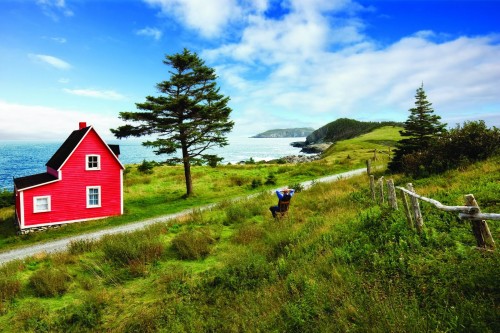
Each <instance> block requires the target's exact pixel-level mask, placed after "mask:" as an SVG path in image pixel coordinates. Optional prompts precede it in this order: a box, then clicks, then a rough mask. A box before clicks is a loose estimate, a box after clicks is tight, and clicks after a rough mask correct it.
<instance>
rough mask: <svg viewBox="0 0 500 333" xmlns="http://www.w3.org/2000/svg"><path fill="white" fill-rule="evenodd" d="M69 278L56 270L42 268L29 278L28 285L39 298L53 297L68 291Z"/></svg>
mask: <svg viewBox="0 0 500 333" xmlns="http://www.w3.org/2000/svg"><path fill="white" fill-rule="evenodd" d="M68 281H69V276H68V274H67V273H66V272H63V271H61V270H59V269H56V268H52V267H50V268H42V269H40V270H38V271H36V272H35V273H33V275H31V276H30V278H29V285H30V287H31V288H33V291H34V292H35V295H37V296H39V297H55V296H59V295H62V294H64V293H65V292H66V290H67V289H68Z"/></svg>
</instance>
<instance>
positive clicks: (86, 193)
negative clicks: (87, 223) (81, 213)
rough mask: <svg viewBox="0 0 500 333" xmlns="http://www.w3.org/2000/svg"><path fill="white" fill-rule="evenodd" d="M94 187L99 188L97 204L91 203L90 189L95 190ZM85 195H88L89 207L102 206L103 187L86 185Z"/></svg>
mask: <svg viewBox="0 0 500 333" xmlns="http://www.w3.org/2000/svg"><path fill="white" fill-rule="evenodd" d="M94 189H97V191H98V192H97V194H98V197H97V199H98V201H99V202H98V203H97V205H91V204H90V196H89V190H94ZM85 195H86V198H87V199H86V201H87V208H101V202H102V193H101V187H100V186H87V187H86V191H85Z"/></svg>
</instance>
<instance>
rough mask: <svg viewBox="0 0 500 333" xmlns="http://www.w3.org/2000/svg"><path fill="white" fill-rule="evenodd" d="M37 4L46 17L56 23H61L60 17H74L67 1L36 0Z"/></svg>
mask: <svg viewBox="0 0 500 333" xmlns="http://www.w3.org/2000/svg"><path fill="white" fill-rule="evenodd" d="M36 4H37V5H38V6H40V8H41V9H42V12H43V13H44V14H45V15H47V16H48V17H50V18H51V19H53V20H54V21H59V16H60V15H63V16H66V17H71V16H73V15H74V13H73V11H72V10H71V9H70V8H68V6H67V5H66V1H65V0H36Z"/></svg>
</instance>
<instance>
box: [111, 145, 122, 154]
mask: <svg viewBox="0 0 500 333" xmlns="http://www.w3.org/2000/svg"><path fill="white" fill-rule="evenodd" d="M108 147H109V149H111V151H112V152H113V154H115V156H119V155H120V145H108Z"/></svg>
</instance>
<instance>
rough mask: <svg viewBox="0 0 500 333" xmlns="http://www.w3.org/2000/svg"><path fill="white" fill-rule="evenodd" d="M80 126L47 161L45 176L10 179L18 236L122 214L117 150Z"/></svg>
mask: <svg viewBox="0 0 500 333" xmlns="http://www.w3.org/2000/svg"><path fill="white" fill-rule="evenodd" d="M79 125H80V126H79V129H78V130H76V131H73V133H71V135H70V136H69V137H68V138H67V139H66V141H65V142H64V143H63V144H62V146H61V147H60V148H59V149H58V150H57V151H56V153H55V154H54V156H52V157H51V158H50V160H49V161H48V162H47V164H46V166H47V172H45V173H40V174H36V175H31V176H27V177H20V178H15V179H14V192H15V195H16V217H17V221H18V224H19V228H20V229H21V232H23V231H26V230H30V228H39V227H46V226H53V225H58V224H63V223H72V222H81V221H86V220H91V219H99V218H104V217H108V216H114V215H121V214H123V185H122V184H123V170H124V167H123V165H122V164H121V163H120V161H119V159H118V156H119V154H120V148H119V146H118V145H107V144H106V143H105V142H104V141H103V140H102V139H101V137H100V136H99V134H97V132H96V131H95V129H94V128H93V127H92V126H87V124H86V123H80V124H79Z"/></svg>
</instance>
